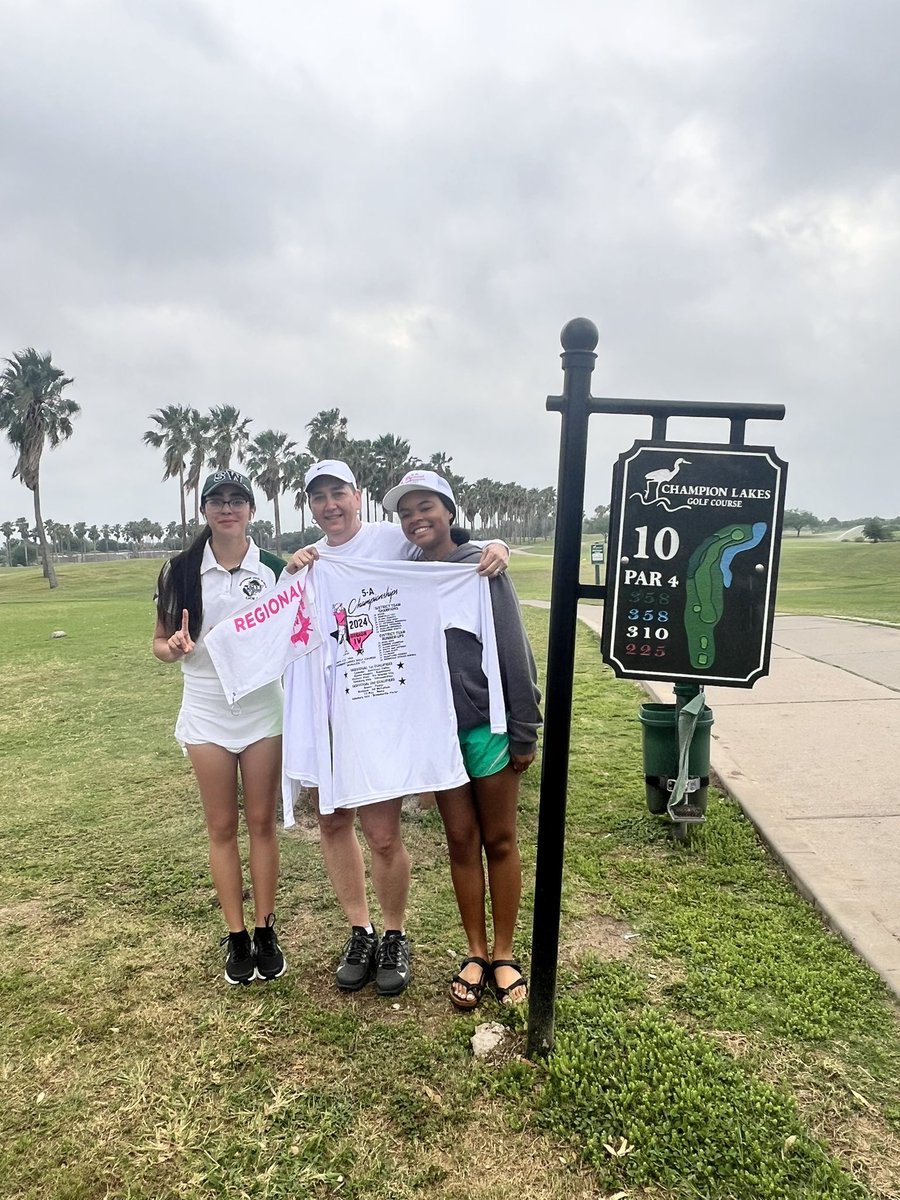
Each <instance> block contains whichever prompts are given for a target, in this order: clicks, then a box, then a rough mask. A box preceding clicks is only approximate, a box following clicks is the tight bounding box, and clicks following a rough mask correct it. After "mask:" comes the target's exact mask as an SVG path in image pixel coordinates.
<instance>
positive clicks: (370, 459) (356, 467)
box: [344, 438, 378, 521]
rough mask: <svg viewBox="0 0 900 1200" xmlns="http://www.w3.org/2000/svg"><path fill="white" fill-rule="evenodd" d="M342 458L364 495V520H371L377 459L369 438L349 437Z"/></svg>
mask: <svg viewBox="0 0 900 1200" xmlns="http://www.w3.org/2000/svg"><path fill="white" fill-rule="evenodd" d="M344 460H345V461H346V463H347V465H348V466H349V467H350V469H351V471H352V472H353V474H354V475H355V476H356V482H357V483H358V484H359V489H360V491H361V492H364V493H365V497H366V520H367V521H370V520H371V512H370V505H371V500H372V495H371V493H372V489H373V488H374V487H375V483H376V477H377V472H378V461H377V458H376V456H375V449H374V446H373V444H372V442H371V441H370V439H369V438H360V439H356V438H351V439H350V441H348V443H347V445H346V447H345V448H344Z"/></svg>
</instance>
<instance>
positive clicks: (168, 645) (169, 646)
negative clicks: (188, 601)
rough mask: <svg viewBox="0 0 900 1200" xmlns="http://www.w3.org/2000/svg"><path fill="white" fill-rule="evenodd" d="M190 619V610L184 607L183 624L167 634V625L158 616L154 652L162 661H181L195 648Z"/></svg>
mask: <svg viewBox="0 0 900 1200" xmlns="http://www.w3.org/2000/svg"><path fill="white" fill-rule="evenodd" d="M188 619H189V618H188V610H187V609H186V608H185V609H182V611H181V625H180V626H179V628H178V629H176V630H175V632H174V633H173V634H167V633H166V627H165V625H164V624H163V622H162V621H161V620H159V618H157V621H156V629H155V631H154V634H153V653H154V654H155V655H156V657H157V658H158V659H159V661H160V662H166V663H173V662H180V661H181V660H182V659H183V658H184V657H185V655H187V654H190V652H191V651H192V650H193V649H194V642H193V639H192V638H191V633H190V629H189V628H188Z"/></svg>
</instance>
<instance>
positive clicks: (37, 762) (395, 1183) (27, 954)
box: [0, 547, 900, 1200]
mask: <svg viewBox="0 0 900 1200" xmlns="http://www.w3.org/2000/svg"><path fill="white" fill-rule="evenodd" d="M848 549H854V547H848ZM862 549H873V548H870V547H863V548H862ZM874 549H876V550H878V549H879V548H878V547H875V548H874ZM513 566H514V571H515V575H516V578H517V579H518V580H519V582H520V584H521V586H522V591H523V593H524V594H528V593H533V594H534V595H536V596H547V595H548V594H549V567H550V559H549V557H546V556H545V558H544V561H541V562H538V561H537V558H535V559H534V561H532V560H529V559H527V558H526V557H525V556H515V558H514V563H513ZM158 567H159V563H158V562H156V563H154V562H115V563H110V564H97V565H87V566H69V567H66V566H63V567H62V568H61V569H60V572H59V574H60V581H61V586H60V588H59V590H58V591H56V592H54V593H50V592H49V591H48V590H47V588H46V585H45V583H44V582H43V580H42V579H41V578H40V574H39V572H38V571H37V570H35V569H31V570H14V571H0V656H2V662H3V664H4V704H3V708H2V714H0V772H2V774H0V778H2V780H3V798H4V815H5V819H4V822H3V825H2V831H0V916H2V923H3V930H4V934H5V937H4V954H3V960H2V966H0V1079H2V1087H3V1092H2V1104H0V1168H2V1170H0V1197H4V1198H6V1197H9V1198H12V1197H17V1198H18V1197H26V1198H28V1200H38V1198H40V1200H46V1198H52V1200H98V1198H104V1197H127V1198H128V1200H151V1198H153V1200H156V1198H159V1197H169V1196H172V1197H176V1196H178V1197H197V1198H204V1200H205V1198H208V1197H226V1196H227V1197H244V1196H246V1197H279V1198H281V1197H316V1198H318V1197H330V1196H336V1197H353V1198H358V1200H362V1198H363V1197H377V1198H382V1197H383V1198H385V1200H412V1198H414V1197H427V1198H429V1200H438V1198H442V1200H443V1198H449V1200H472V1198H474V1200H479V1198H480V1200H513V1198H517V1200H519V1198H522V1200H538V1198H544V1197H547V1198H550V1200H563V1198H566V1200H581V1198H582V1197H583V1198H587V1197H603V1196H610V1195H613V1194H615V1193H616V1192H622V1193H623V1194H624V1195H627V1196H628V1197H629V1200H631V1198H632V1197H633V1198H635V1200H641V1198H642V1197H643V1198H652V1200H662V1198H663V1197H691V1198H695V1197H709V1198H710V1200H726V1198H728V1200H757V1198H758V1197H772V1198H773V1200H774V1198H777V1200H781V1198H782V1197H786V1198H788V1200H830V1198H834V1200H856V1198H858V1200H865V1198H866V1197H875V1198H878V1200H897V1198H898V1197H900V1177H898V1169H897V1167H898V1163H900V1101H898V1095H897V1086H896V1081H897V1079H898V1077H900V1026H898V1019H897V1010H896V1006H895V1005H894V1004H893V1002H892V1001H891V1000H890V998H889V997H888V996H887V995H886V993H885V989H884V988H883V986H882V985H881V983H880V981H879V980H878V979H877V978H876V977H875V976H874V975H873V973H872V972H871V971H869V970H868V968H866V967H865V966H863V965H862V964H861V963H860V962H859V961H858V960H857V959H856V957H855V956H854V955H853V954H852V952H851V951H850V950H849V949H848V948H847V947H846V946H845V945H844V944H843V943H842V942H841V941H840V940H839V939H837V938H836V937H834V936H832V935H831V934H829V933H828V932H827V931H826V930H824V929H823V927H822V925H821V923H820V921H819V920H818V918H817V916H816V914H815V913H814V912H813V910H812V909H811V908H810V907H809V906H808V905H807V904H805V903H804V902H803V901H801V900H800V899H799V898H798V897H797V896H796V895H795V893H794V892H793V889H792V888H791V886H790V885H789V883H788V882H787V881H786V880H785V879H784V877H783V875H782V873H781V872H780V871H779V870H778V869H777V868H776V867H774V866H773V865H772V863H771V862H770V861H769V860H768V859H767V856H766V855H765V853H764V851H763V850H762V849H761V847H760V846H759V844H758V843H757V841H756V839H755V837H754V835H753V832H752V830H751V828H750V827H749V825H748V824H747V823H746V822H745V821H744V820H743V819H742V817H741V816H740V814H739V812H738V811H737V810H736V808H735V806H734V805H733V804H732V803H731V802H730V801H728V800H727V799H726V798H723V797H721V796H714V797H713V799H712V801H711V807H710V814H709V820H708V822H707V824H706V825H705V826H703V827H702V828H701V829H699V830H698V831H697V834H696V837H695V839H694V841H693V842H692V844H690V845H688V846H679V845H675V844H673V843H671V841H670V840H669V838H668V835H667V831H666V828H665V826H664V825H663V824H662V823H661V822H658V821H656V820H654V819H653V818H651V817H649V816H648V814H647V813H646V811H645V806H644V800H643V777H642V770H641V756H640V738H639V729H638V722H637V720H636V712H637V706H638V704H639V702H640V695H639V693H638V691H637V689H635V688H634V687H633V686H632V685H631V684H629V683H625V682H621V681H616V680H614V679H613V678H612V677H611V676H610V675H609V673H608V672H606V671H605V669H603V668H602V667H601V665H600V660H599V653H598V649H597V643H596V639H595V638H594V637H593V636H592V635H591V634H590V633H588V632H587V631H586V630H583V629H582V630H580V631H579V636H578V661H577V667H576V679H575V687H576V696H575V707H574V721H573V732H572V760H571V767H570V781H569V782H570V786H569V813H568V835H567V864H566V881H565V894H564V911H563V920H562V938H561V971H560V981H559V982H560V1002H559V1014H558V1024H557V1031H558V1043H557V1052H556V1053H555V1054H554V1055H553V1056H552V1057H551V1059H550V1060H549V1061H548V1062H547V1063H541V1064H529V1063H526V1062H525V1061H523V1060H522V1059H521V1058H520V1057H519V1055H520V1054H521V1053H522V1051H523V1048H524V1039H523V1028H524V1023H523V1019H522V1016H521V1014H516V1013H510V1012H508V1011H506V1010H502V1009H500V1008H499V1006H497V1004H496V1003H495V1002H494V1001H493V1000H492V999H490V1000H487V1001H486V1002H485V1003H484V1004H483V1006H482V1008H480V1009H479V1010H478V1012H477V1014H475V1015H462V1016H461V1015H458V1014H455V1013H453V1012H452V1010H451V1009H450V1006H449V1004H448V1002H447V999H446V985H447V980H448V978H449V975H450V974H451V973H452V971H453V970H454V969H455V967H456V965H457V964H458V961H459V958H460V957H461V955H462V953H463V951H464V942H463V939H462V937H461V934H460V929H459V922H458V916H457V914H456V910H455V902H454V899H453V894H452V889H451V886H450V880H449V873H448V869H447V862H446V848H445V845H444V841H443V837H442V829H441V826H440V821H439V819H438V817H437V815H436V813H435V812H433V811H431V812H427V813H425V814H420V815H412V816H409V817H407V818H405V824H404V829H405V837H406V840H407V844H408V846H409V848H410V851H411V854H412V857H413V862H414V878H413V891H412V897H411V904H410V915H409V922H408V928H409V931H410V934H411V937H412V940H413V954H414V958H413V970H414V976H415V978H414V983H413V986H412V988H411V989H410V991H409V992H408V993H406V994H405V995H404V996H403V997H402V998H401V1000H400V1001H399V1002H398V1003H396V1004H392V1003H390V1002H385V1001H383V1000H379V999H378V998H377V997H376V996H375V995H374V994H373V993H372V991H371V989H367V990H366V991H364V992H363V993H361V994H360V995H358V996H355V997H345V996H341V995H340V994H338V993H337V992H336V991H335V990H334V988H333V984H332V972H333V968H334V965H335V958H336V954H337V951H338V950H339V948H340V943H341V940H342V938H343V937H344V936H345V934H344V929H343V923H342V920H341V918H340V917H339V915H338V912H337V911H336V906H335V904H334V901H333V899H332V897H331V892H330V887H329V884H328V881H327V879H326V877H325V874H324V871H323V869H322V865H321V861H320V857H319V852H318V846H317V843H316V831H315V826H314V822H313V821H312V820H310V819H309V818H304V819H303V820H302V821H301V822H300V825H299V827H298V828H297V829H295V830H293V831H289V832H286V833H283V834H282V868H283V880H282V888H281V894H280V899H279V919H280V929H281V931H282V939H283V942H284V946H285V949H286V952H287V954H288V958H289V963H290V971H289V974H288V975H287V976H286V977H285V978H284V979H283V980H282V981H280V982H278V983H276V984H272V985H269V986H263V985H254V986H252V987H249V988H228V987H227V986H226V985H225V983H224V982H223V980H222V978H221V970H222V957H221V952H220V951H219V948H218V946H217V944H216V943H217V939H218V937H219V936H220V934H221V933H222V931H223V930H222V921H221V917H220V914H219V912H218V910H217V908H216V904H215V898H214V893H213V889H212V887H211V884H210V882H209V879H208V874H207V868H206V863H205V839H204V832H203V822H202V817H201V813H200V808H199V803H198V800H197V798H196V793H195V788H194V785H193V781H192V777H191V773H190V769H189V766H188V765H187V763H186V761H185V760H184V759H183V757H182V755H181V752H180V749H179V748H178V746H177V745H176V743H175V742H174V740H173V738H172V734H171V730H172V726H173V724H174V719H175V714H176V710H177V706H178V700H179V695H180V680H179V673H178V671H177V669H173V668H171V667H166V666H163V665H162V664H160V663H157V662H156V661H155V660H154V659H153V657H152V655H151V653H150V634H151V630H152V625H153V619H154V613H153V604H152V599H151V597H152V591H153V582H154V577H155V574H156V572H157V570H158ZM589 571H590V568H588V572H589ZM588 572H586V575H587V574H588ZM544 584H546V586H543V585H544ZM525 619H526V622H527V624H528V627H529V630H530V633H531V636H532V639H533V643H534V646H535V652H536V655H537V657H538V659H539V663H541V664H543V660H544V658H545V643H546V614H545V613H543V612H540V611H537V610H532V609H529V610H526V612H525ZM54 630H65V632H66V635H67V636H66V637H65V638H61V639H58V640H53V639H52V638H51V636H50V635H51V633H52V632H53V631H54ZM537 785H538V776H537V772H536V771H535V772H532V773H531V774H529V775H528V776H527V777H526V782H525V787H524V789H523V795H522V804H521V820H522V838H521V840H522V850H523V857H524V863H525V883H526V887H525V897H524V912H523V919H522V922H521V938H520V945H521V948H522V950H523V952H525V956H526V960H527V951H528V948H529V947H528V942H529V939H530V931H531V905H532V889H531V881H532V879H533V870H534V842H535V829H536V808H537ZM484 1020H500V1021H502V1022H504V1023H505V1024H506V1025H507V1026H508V1027H509V1029H510V1034H511V1040H510V1042H509V1044H508V1046H507V1048H506V1049H505V1050H504V1051H503V1053H502V1054H501V1055H499V1056H498V1057H497V1058H496V1059H495V1060H492V1061H488V1062H487V1063H476V1062H473V1060H472V1057H471V1053H470V1050H469V1038H470V1036H471V1034H472V1031H473V1029H474V1027H475V1025H476V1024H478V1023H479V1022H481V1021H484ZM621 1139H625V1140H624V1142H623V1141H622V1140H621Z"/></svg>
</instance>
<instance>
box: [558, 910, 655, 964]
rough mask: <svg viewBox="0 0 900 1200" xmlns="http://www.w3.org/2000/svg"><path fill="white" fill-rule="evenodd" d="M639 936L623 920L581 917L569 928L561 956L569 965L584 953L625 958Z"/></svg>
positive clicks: (561, 947)
mask: <svg viewBox="0 0 900 1200" xmlns="http://www.w3.org/2000/svg"><path fill="white" fill-rule="evenodd" d="M639 937H640V935H639V934H637V933H635V931H634V930H633V929H632V928H631V926H630V925H629V924H628V923H627V922H626V921H617V920H616V919H615V917H607V916H592V917H581V918H579V920H577V921H575V922H573V924H571V925H569V926H568V929H567V931H566V936H565V938H564V939H563V942H562V945H561V946H560V957H561V958H564V959H566V960H567V961H569V962H578V961H579V960H580V959H581V958H583V957H584V955H585V954H595V955H597V957H599V958H604V959H622V958H628V956H629V955H630V954H631V953H632V952H633V951H634V950H635V948H636V944H637V942H638V940H639Z"/></svg>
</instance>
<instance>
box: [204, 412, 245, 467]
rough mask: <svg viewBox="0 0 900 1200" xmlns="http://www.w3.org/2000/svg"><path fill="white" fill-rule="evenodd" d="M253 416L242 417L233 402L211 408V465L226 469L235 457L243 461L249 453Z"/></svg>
mask: <svg viewBox="0 0 900 1200" xmlns="http://www.w3.org/2000/svg"><path fill="white" fill-rule="evenodd" d="M251 420H252V418H251V417H244V418H243V419H241V411H240V409H239V408H235V407H234V405H232V404H216V405H214V406H213V407H212V408H211V409H210V410H209V450H208V453H209V459H208V463H209V466H211V467H212V468H213V470H214V471H224V470H225V469H226V467H230V466H231V463H232V461H233V460H234V459H237V461H238V462H240V463H242V462H243V461H244V459H245V457H246V455H247V445H248V444H249V442H250V434H249V433H248V432H247V426H248V425H249V424H250V422H251Z"/></svg>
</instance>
